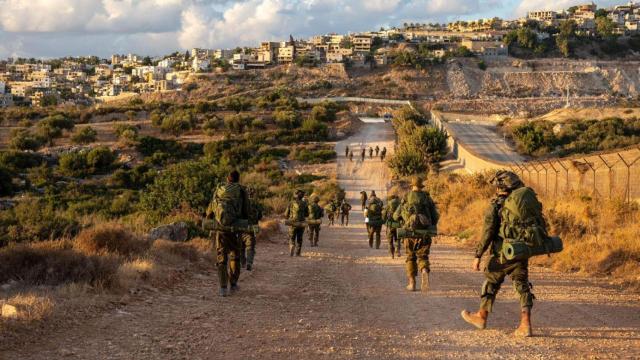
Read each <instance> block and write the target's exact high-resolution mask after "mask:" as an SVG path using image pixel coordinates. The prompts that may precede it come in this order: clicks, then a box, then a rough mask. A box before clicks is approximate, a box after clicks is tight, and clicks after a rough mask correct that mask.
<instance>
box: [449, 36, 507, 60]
mask: <svg viewBox="0 0 640 360" xmlns="http://www.w3.org/2000/svg"><path fill="white" fill-rule="evenodd" d="M460 45H461V46H464V47H466V48H467V49H469V50H471V52H473V53H474V54H476V55H478V56H483V57H498V56H508V55H509V48H508V47H507V46H506V45H505V44H504V43H502V42H500V41H484V40H473V39H465V40H462V42H461V43H460Z"/></svg>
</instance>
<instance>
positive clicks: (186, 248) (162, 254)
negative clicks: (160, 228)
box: [149, 239, 200, 264]
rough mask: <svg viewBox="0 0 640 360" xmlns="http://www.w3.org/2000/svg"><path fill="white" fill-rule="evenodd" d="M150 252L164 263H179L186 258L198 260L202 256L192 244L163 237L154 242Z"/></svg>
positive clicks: (190, 260)
mask: <svg viewBox="0 0 640 360" xmlns="http://www.w3.org/2000/svg"><path fill="white" fill-rule="evenodd" d="M149 253H150V255H151V257H152V259H153V260H155V261H158V262H160V263H162V264H178V263H182V262H184V261H185V260H187V261H189V262H196V261H198V259H199V257H200V254H199V253H198V250H197V249H196V248H195V247H194V246H192V245H191V244H188V243H179V242H173V241H169V240H162V239H158V240H156V241H154V242H153V245H151V249H150V250H149Z"/></svg>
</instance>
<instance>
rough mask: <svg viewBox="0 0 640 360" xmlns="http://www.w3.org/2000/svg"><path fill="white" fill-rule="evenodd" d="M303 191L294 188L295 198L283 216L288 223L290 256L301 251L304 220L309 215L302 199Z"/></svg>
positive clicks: (298, 254)
mask: <svg viewBox="0 0 640 360" xmlns="http://www.w3.org/2000/svg"><path fill="white" fill-rule="evenodd" d="M303 197H304V191H302V190H296V192H295V198H294V199H293V201H292V202H291V203H290V204H289V206H288V207H287V210H286V211H285V213H284V217H285V218H286V219H287V221H288V225H289V253H290V255H291V256H293V255H294V252H295V255H296V256H300V253H301V252H302V239H303V236H304V228H305V225H306V224H305V220H306V219H307V217H308V216H309V208H308V206H307V203H305V202H304V200H302V198H303Z"/></svg>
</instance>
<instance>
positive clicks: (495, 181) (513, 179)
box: [489, 170, 524, 191]
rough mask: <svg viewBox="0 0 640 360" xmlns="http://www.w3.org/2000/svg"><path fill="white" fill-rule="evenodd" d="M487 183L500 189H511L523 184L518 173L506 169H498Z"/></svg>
mask: <svg viewBox="0 0 640 360" xmlns="http://www.w3.org/2000/svg"><path fill="white" fill-rule="evenodd" d="M489 183H490V184H491V185H494V186H495V187H497V188H498V189H500V190H506V191H512V190H515V189H517V188H520V187H522V186H524V184H523V183H522V180H520V177H519V176H518V175H516V174H515V173H514V172H512V171H507V170H498V171H497V172H496V174H495V175H494V176H493V177H492V178H491V180H489Z"/></svg>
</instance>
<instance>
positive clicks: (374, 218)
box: [367, 194, 384, 249]
mask: <svg viewBox="0 0 640 360" xmlns="http://www.w3.org/2000/svg"><path fill="white" fill-rule="evenodd" d="M374 207H376V208H377V209H379V211H378V212H377V213H375V212H373V211H372V209H373V208H374ZM383 207H384V204H383V203H382V200H380V199H378V197H377V196H376V195H375V194H371V198H370V200H369V206H368V207H367V217H368V218H369V222H368V223H367V232H368V233H369V247H370V248H372V247H373V237H374V235H375V238H376V249H380V232H381V231H382V224H383V223H384V221H383V220H382V208H383Z"/></svg>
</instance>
